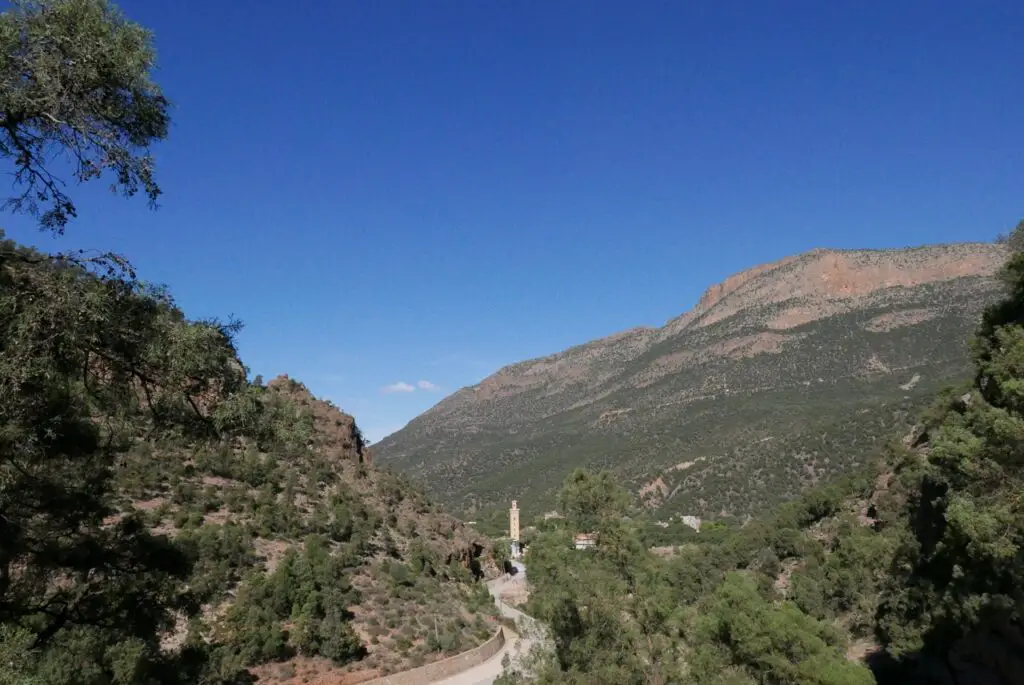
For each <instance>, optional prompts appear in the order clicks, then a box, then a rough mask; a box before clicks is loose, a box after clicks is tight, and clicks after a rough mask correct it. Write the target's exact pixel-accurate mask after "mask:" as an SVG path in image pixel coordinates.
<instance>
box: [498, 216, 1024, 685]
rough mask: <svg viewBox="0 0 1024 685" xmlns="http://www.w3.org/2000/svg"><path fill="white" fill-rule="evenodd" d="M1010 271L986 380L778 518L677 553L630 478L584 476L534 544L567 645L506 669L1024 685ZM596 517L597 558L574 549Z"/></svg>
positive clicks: (1022, 420) (536, 591)
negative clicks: (638, 499)
mask: <svg viewBox="0 0 1024 685" xmlns="http://www.w3.org/2000/svg"><path fill="white" fill-rule="evenodd" d="M1009 242H1010V245H1011V248H1014V246H1015V243H1017V242H1019V243H1024V224H1022V225H1021V226H1019V227H1018V229H1017V231H1016V232H1015V234H1014V236H1012V237H1011V239H1010V241H1009ZM1016 249H1019V248H1015V250H1016ZM1002 275H1003V277H1004V279H1005V280H1006V282H1007V285H1008V294H1007V295H1006V297H1005V298H1004V299H1003V300H1002V301H1000V302H999V303H997V304H995V305H993V306H992V307H990V308H989V309H988V310H987V311H986V313H985V314H984V317H983V321H982V324H981V327H980V329H979V331H978V334H977V336H976V337H975V339H974V341H973V344H972V355H973V359H974V364H975V370H976V376H975V379H974V381H973V383H971V384H970V385H969V386H965V387H962V388H957V389H950V390H948V391H946V392H944V393H942V394H941V396H940V397H939V398H937V400H936V402H935V403H934V405H933V406H932V408H931V409H930V410H929V411H927V412H926V413H925V415H923V416H922V417H921V423H920V424H919V425H918V426H917V427H916V428H915V430H914V431H913V432H912V433H910V434H909V435H907V436H906V437H905V438H903V439H901V440H894V441H893V443H892V444H891V445H890V446H889V447H888V448H887V449H886V450H885V452H884V454H883V455H882V456H881V457H880V458H879V459H878V460H877V462H876V463H875V464H873V465H871V466H870V467H868V468H865V469H862V470H861V472H859V473H857V474H855V475H851V476H849V477H846V478H844V479H843V480H841V481H838V482H834V483H832V484H830V485H827V486H822V487H819V488H817V489H815V490H812V491H810V492H808V493H806V494H805V495H803V496H802V497H800V498H799V499H798V500H795V501H793V502H790V503H787V504H785V505H783V506H781V507H779V508H778V509H777V510H776V511H775V512H774V513H773V514H772V515H770V516H767V517H765V518H761V519H755V520H752V521H749V522H747V524H746V525H743V526H742V527H730V526H726V525H721V524H712V525H710V526H705V527H702V529H701V532H700V533H693V532H692V531H691V534H690V535H689V539H687V540H685V541H683V542H682V543H681V544H678V545H677V546H676V547H675V548H674V550H673V552H674V554H672V555H671V556H669V557H668V558H662V557H660V556H656V555H655V554H653V553H652V551H651V550H650V544H651V542H652V540H650V539H645V538H644V533H643V529H642V527H641V526H640V524H639V523H638V522H637V519H636V518H635V517H634V518H630V517H628V516H625V514H627V513H628V512H629V506H628V498H626V497H624V495H625V492H624V491H623V490H621V488H620V486H619V485H618V484H617V482H616V481H615V479H614V478H613V477H611V476H610V475H609V474H607V473H605V474H598V475H592V474H589V473H587V472H578V473H576V474H574V476H573V477H571V478H570V479H569V480H567V481H566V483H565V485H564V486H563V490H562V494H561V498H560V507H561V509H562V512H563V513H564V514H565V519H564V520H562V521H559V520H555V521H552V522H547V523H546V524H545V527H546V528H547V530H545V531H543V532H541V533H540V535H539V536H538V537H537V539H536V540H535V541H534V543H533V544H532V546H531V547H530V549H529V551H528V554H527V564H528V566H529V569H530V580H531V584H532V591H531V596H530V600H529V603H528V611H529V612H530V613H532V614H533V615H534V616H536V617H537V618H538V619H540V620H542V621H544V622H545V623H547V624H548V625H549V626H550V627H551V630H552V633H553V637H554V640H553V649H552V650H551V651H550V652H549V653H546V654H539V655H535V663H533V664H532V665H531V664H527V666H532V676H533V677H531V678H525V677H524V676H522V675H517V674H516V673H509V674H507V675H506V676H505V681H506V682H517V681H524V680H527V681H532V682H540V683H551V684H554V683H578V684H580V685H583V684H584V683H586V684H588V685H600V684H605V683H606V684H607V685H613V684H615V685H622V684H624V683H636V684H640V683H645V684H652V685H654V684H657V685H664V684H666V683H700V684H712V683H719V684H722V685H725V684H729V685H754V684H755V683H772V684H773V685H860V684H867V683H872V682H876V681H877V682H879V683H886V684H887V683H892V684H894V685H895V684H902V683H918V684H927V685H931V684H935V685H938V684H943V685H946V684H950V683H953V684H956V685H982V684H985V685H989V684H992V685H1013V684H1015V683H1024V632H1022V630H1024V625H1022V618H1024V616H1022V612H1024V593H1022V588H1024V390H1022V389H1024V254H1022V253H1021V252H1019V251H1015V252H1014V253H1013V254H1012V256H1011V257H1010V260H1009V262H1008V264H1007V265H1006V267H1005V268H1004V270H1003V272H1002ZM582 529H586V530H593V531H596V532H597V534H598V535H597V546H596V549H595V550H594V551H592V552H576V551H575V550H573V549H572V544H571V538H570V535H571V533H572V532H574V531H577V530H582ZM660 542H664V541H660ZM660 551H663V550H660ZM518 670H519V671H526V672H530V670H531V669H529V668H524V667H519V669H518Z"/></svg>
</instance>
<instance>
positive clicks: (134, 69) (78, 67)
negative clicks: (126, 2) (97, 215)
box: [0, 0, 169, 233]
mask: <svg viewBox="0 0 1024 685" xmlns="http://www.w3.org/2000/svg"><path fill="white" fill-rule="evenodd" d="M12 4H13V7H12V8H11V9H10V10H8V11H6V12H4V13H2V14H0V79H2V83H0V156H2V157H4V158H6V159H8V160H10V161H11V162H12V163H13V165H14V178H15V182H16V184H17V185H18V186H19V187H20V188H21V189H22V190H21V192H20V193H19V194H17V195H14V196H13V197H11V198H9V199H8V201H7V203H6V207H7V208H9V209H11V210H14V211H17V212H25V213H27V214H29V215H31V216H33V217H36V218H37V219H38V220H39V224H40V226H41V228H43V229H45V230H50V231H54V232H56V233H63V232H64V228H65V226H66V225H67V223H68V222H69V221H70V220H71V219H73V218H75V216H77V208H76V205H75V203H74V201H72V199H71V198H70V197H69V196H68V194H67V193H66V192H65V185H66V184H65V181H64V180H63V179H61V178H60V176H58V172H57V171H56V170H55V164H54V161H55V160H54V158H55V157H61V156H62V157H63V158H64V160H65V161H66V162H68V163H69V164H70V175H71V177H72V178H73V179H74V180H75V181H76V182H78V183H83V182H85V181H90V180H93V179H97V178H100V177H102V176H104V175H105V174H108V173H109V175H110V176H111V177H112V184H111V188H112V189H113V190H116V191H120V192H121V193H122V194H123V195H125V196H126V197H128V196H132V195H135V194H136V193H137V192H138V191H139V190H142V191H143V192H144V193H145V194H146V196H147V197H148V199H149V202H150V204H151V205H154V206H155V202H156V199H157V197H158V196H159V195H160V188H159V187H158V186H157V184H156V181H155V180H154V176H153V159H152V157H151V156H150V154H149V147H150V146H151V145H152V144H153V143H154V142H157V141H159V140H162V139H163V138H165V137H166V136H167V132H168V124H169V117H168V107H169V103H168V101H167V99H166V98H165V97H164V96H163V94H162V93H161V91H160V88H159V87H158V86H157V85H156V84H155V83H154V82H153V81H152V80H151V78H150V71H151V70H152V68H153V65H154V61H155V52H154V50H153V45H152V37H151V35H150V33H149V31H147V30H146V29H144V28H142V27H141V26H139V25H138V24H135V23H133V22H131V21H129V20H127V19H125V17H124V16H123V15H122V14H121V13H120V12H119V11H118V9H117V8H116V7H115V6H113V5H112V4H110V3H109V2H107V0H13V3H12ZM56 166H57V167H60V166H62V165H61V164H57V165H56Z"/></svg>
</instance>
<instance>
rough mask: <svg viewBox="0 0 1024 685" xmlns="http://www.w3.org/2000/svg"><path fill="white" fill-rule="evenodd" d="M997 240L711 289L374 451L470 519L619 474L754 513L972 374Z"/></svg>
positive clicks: (420, 420)
mask: <svg viewBox="0 0 1024 685" xmlns="http://www.w3.org/2000/svg"><path fill="white" fill-rule="evenodd" d="M1004 258H1005V251H1004V248H1003V247H1001V246H999V245H993V244H956V245H936V246H926V247H919V248H912V249H903V250H855V251H835V250H814V251H811V252H808V253H805V254H801V255H797V256H793V257H789V258H786V259H783V260H780V261H777V262H773V263H771V264H764V265H761V266H757V267H754V268H752V269H749V270H747V271H744V272H742V273H739V274H736V275H734V276H731V277H730V278H728V279H726V280H725V281H724V282H722V283H720V284H718V285H715V286H712V287H711V288H709V289H708V290H707V292H705V294H704V296H703V297H701V299H700V301H699V302H698V303H697V305H696V306H695V307H694V308H693V309H692V310H690V311H689V312H686V313H685V314H682V315H681V316H679V317H677V318H674V319H672V320H670V321H668V323H666V324H665V325H664V326H663V327H661V328H657V329H655V328H636V329H632V330H629V331H625V332H623V333H619V334H616V335H613V336H610V337H608V338H603V339H600V340H596V341H593V342H590V343H586V344H584V345H580V346H578V347H573V348H570V349H568V350H565V351H563V352H559V353H558V354H554V355H551V356H548V357H543V358H539V359H533V360H529V361H524V362H521V363H518V364H513V365H510V366H507V367H505V368H503V369H500V370H499V371H498V372H497V373H495V374H493V375H492V376H490V377H489V378H486V379H484V380H483V381H481V382H480V383H479V384H477V385H475V386H472V387H468V388H463V389H462V390H459V391H458V392H456V393H455V394H453V395H451V396H449V397H448V398H446V399H445V400H443V401H442V402H441V403H439V404H438V405H436V406H435V407H433V408H432V409H430V410H429V411H427V412H426V413H424V414H423V415H421V416H419V417H417V418H416V419H415V420H413V421H412V422H411V423H410V424H409V425H408V426H406V427H405V428H404V429H403V430H401V431H399V432H398V433H395V434H394V435H391V436H389V437H388V438H385V439H384V440H383V441H381V442H380V443H378V444H377V445H376V446H375V447H374V450H373V452H374V454H375V457H376V458H377V459H378V460H380V462H381V463H383V464H386V465H387V466H389V467H392V468H395V469H398V470H400V471H404V472H406V473H409V474H411V475H412V476H413V477H415V478H417V479H420V480H422V481H423V482H425V483H426V485H427V487H428V489H429V490H430V491H431V492H432V493H434V494H435V495H437V496H438V497H440V498H442V499H443V500H444V501H446V503H447V504H449V505H450V506H453V507H455V508H456V509H461V510H462V511H473V510H474V509H477V508H479V507H487V506H490V505H495V504H497V503H499V502H502V503H503V502H505V501H507V500H511V499H513V498H517V499H519V500H522V501H523V502H524V505H525V506H526V507H531V506H540V505H543V504H547V503H548V502H549V498H550V493H551V491H552V489H553V488H554V487H556V486H557V485H558V483H559V482H560V481H561V479H562V478H563V477H564V475H565V474H566V473H567V472H568V471H569V470H571V469H572V468H573V467H576V466H583V465H589V466H607V467H611V468H613V469H616V470H617V471H619V472H620V473H621V474H622V476H623V478H624V480H625V482H627V483H629V484H631V485H632V486H633V488H634V490H635V491H636V492H638V493H640V492H643V493H644V494H645V495H646V497H647V498H648V501H649V503H650V504H651V505H652V506H658V507H661V508H663V509H665V510H667V511H666V513H682V514H693V515H701V516H710V517H713V516H716V515H722V514H736V515H740V514H745V513H748V512H749V511H751V510H753V509H756V508H758V507H760V506H762V505H766V504H770V503H773V502H775V501H779V500H781V499H785V498H787V497H789V496H791V495H792V494H794V493H796V492H797V491H799V490H800V489H802V488H803V487H804V486H806V485H807V484H809V483H813V482H815V481H817V480H818V479H820V478H822V477H825V476H828V475H830V474H832V473H835V472H838V471H842V470H844V469H846V468H849V467H850V466H852V465H854V464H855V463H857V458H864V457H867V456H869V455H870V448H871V445H872V444H873V442H874V441H875V440H882V439H884V438H886V437H888V434H889V432H890V430H891V428H892V427H894V426H895V425H897V424H900V423H902V422H903V421H904V419H905V417H906V415H907V412H908V411H911V410H913V409H914V408H915V407H916V406H917V404H918V403H919V401H920V400H919V398H928V397H930V396H933V395H934V392H935V390H936V389H937V388H938V387H940V386H942V385H945V384H947V383H948V382H949V381H950V380H953V379H957V378H959V377H962V376H963V374H965V373H966V369H967V366H966V358H967V348H966V346H965V344H964V341H965V340H966V338H967V337H968V336H969V334H970V333H971V331H972V330H973V329H974V327H975V325H976V323H977V320H978V316H979V314H980V311H981V309H982V307H983V306H984V305H985V304H986V303H987V302H989V301H991V299H992V298H993V297H994V296H995V294H996V293H997V292H998V290H999V286H998V282H997V281H996V279H994V278H993V276H994V274H995V272H996V271H997V269H998V268H999V266H1000V265H1001V264H1002V262H1003V260H1004Z"/></svg>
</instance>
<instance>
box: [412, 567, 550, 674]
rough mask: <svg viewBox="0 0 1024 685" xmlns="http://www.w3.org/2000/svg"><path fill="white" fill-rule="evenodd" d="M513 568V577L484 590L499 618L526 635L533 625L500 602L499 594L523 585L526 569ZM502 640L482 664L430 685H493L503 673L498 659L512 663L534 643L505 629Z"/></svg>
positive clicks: (493, 581)
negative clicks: (511, 620) (518, 627)
mask: <svg viewBox="0 0 1024 685" xmlns="http://www.w3.org/2000/svg"><path fill="white" fill-rule="evenodd" d="M513 564H514V565H515V567H516V569H517V570H518V572H517V573H516V575H514V576H512V577H511V578H507V577H505V576H502V577H501V578H497V579H495V580H492V581H490V582H489V583H487V589H488V590H489V591H490V593H491V596H492V597H494V602H495V604H497V605H498V611H499V612H500V613H501V615H502V616H504V617H506V618H511V619H513V620H515V621H516V623H517V624H518V625H522V626H524V627H525V628H526V630H527V632H528V633H530V632H533V630H532V629H533V627H534V626H535V623H536V622H535V621H534V620H533V619H532V618H530V617H529V616H527V615H526V614H524V613H523V612H521V611H517V610H516V609H513V608H512V607H510V606H508V605H507V604H505V603H504V602H502V601H501V593H502V591H504V590H505V589H506V588H507V587H510V586H513V585H515V584H519V583H525V582H526V567H525V566H523V565H522V564H520V563H518V562H513ZM505 637H506V640H505V646H504V647H503V648H502V649H501V651H499V652H498V653H497V654H495V655H494V656H493V657H491V658H490V659H488V660H487V661H485V662H484V663H482V664H480V665H479V666H474V667H473V668H471V669H469V670H467V671H463V672H462V673H459V674H458V675H454V676H452V677H450V678H445V679H444V680H435V681H434V682H433V684H432V685H493V683H494V681H495V680H496V679H497V678H498V676H500V675H501V673H502V671H503V670H504V666H502V664H501V661H502V659H503V658H504V657H505V656H506V655H508V657H509V658H510V659H512V660H513V661H515V659H516V658H517V657H519V656H520V655H522V654H526V653H527V652H528V651H529V650H530V647H531V646H532V645H533V643H534V638H532V637H531V636H530V635H523V636H520V635H516V634H514V633H512V632H511V631H510V630H508V629H507V628H506V629H505Z"/></svg>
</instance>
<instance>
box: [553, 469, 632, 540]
mask: <svg viewBox="0 0 1024 685" xmlns="http://www.w3.org/2000/svg"><path fill="white" fill-rule="evenodd" d="M629 503H630V497H629V492H627V491H626V489H625V488H623V487H622V486H621V485H619V483H618V481H617V480H616V478H615V476H614V475H613V474H612V473H611V472H610V471H600V472H598V473H596V474H595V473H592V472H590V471H588V470H586V469H576V470H575V471H573V472H572V473H571V474H569V476H568V477H567V478H566V479H565V482H564V483H563V484H562V489H561V490H560V491H559V492H558V506H559V509H560V510H561V512H562V515H563V516H565V518H566V522H567V523H568V524H569V526H570V528H572V529H573V530H574V531H575V532H590V531H594V530H597V529H598V528H600V527H601V525H602V523H606V522H609V521H613V520H617V519H621V518H622V517H623V516H625V515H626V513H627V511H628V510H629Z"/></svg>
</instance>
